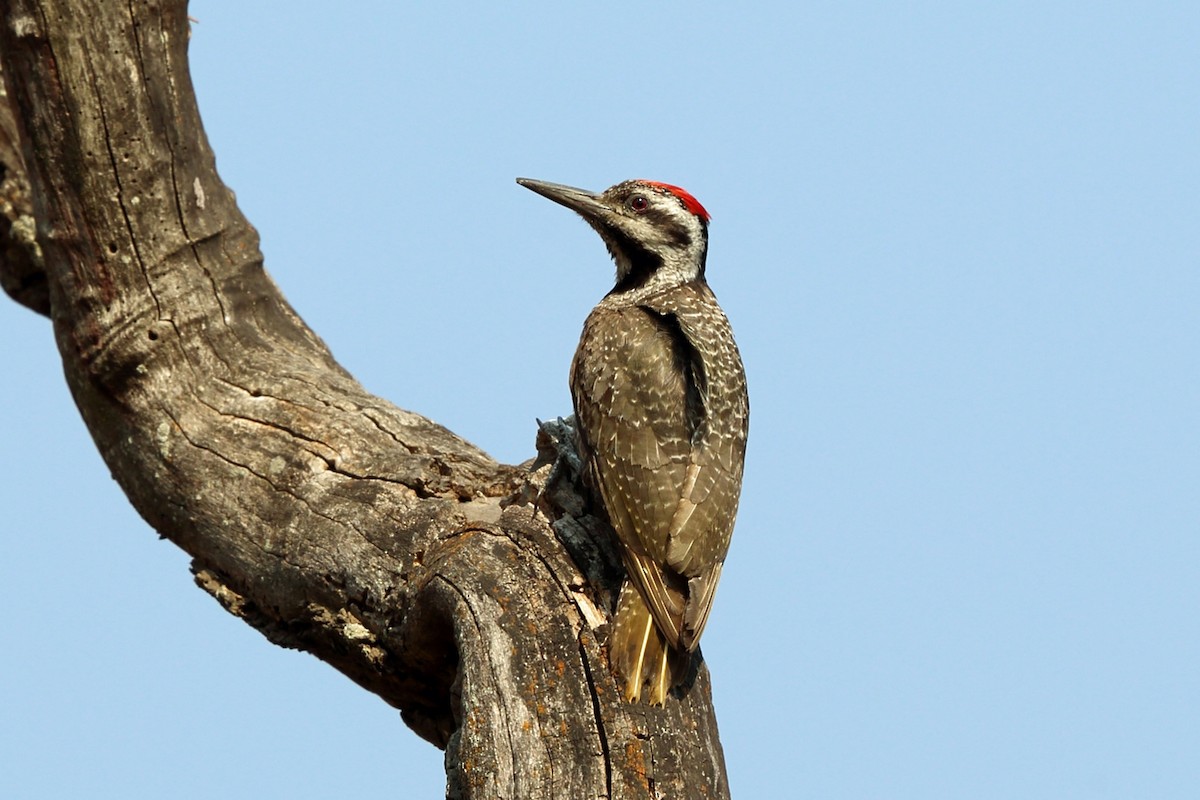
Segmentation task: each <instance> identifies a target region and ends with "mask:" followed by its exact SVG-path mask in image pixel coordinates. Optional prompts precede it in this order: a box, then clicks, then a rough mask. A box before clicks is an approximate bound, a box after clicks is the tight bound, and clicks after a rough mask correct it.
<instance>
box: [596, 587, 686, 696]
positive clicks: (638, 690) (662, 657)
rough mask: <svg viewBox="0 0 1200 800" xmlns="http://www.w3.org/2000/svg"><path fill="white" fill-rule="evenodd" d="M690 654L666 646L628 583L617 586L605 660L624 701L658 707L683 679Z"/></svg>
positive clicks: (647, 612) (640, 599) (637, 595)
mask: <svg viewBox="0 0 1200 800" xmlns="http://www.w3.org/2000/svg"><path fill="white" fill-rule="evenodd" d="M691 656H692V654H691V653H689V652H686V651H678V650H675V649H673V648H671V647H668V646H667V641H666V638H665V637H664V636H663V635H662V632H661V631H659V629H658V626H657V625H655V624H654V618H653V617H652V616H651V615H650V609H649V608H648V607H647V606H646V603H645V601H644V600H642V596H641V595H640V594H638V592H637V589H635V588H634V587H633V585H632V584H630V583H629V582H626V583H625V585H624V586H622V587H621V595H620V597H619V598H618V600H617V614H616V617H615V619H614V622H613V632H612V636H610V637H609V640H608V660H609V663H610V664H611V665H612V667H613V669H615V670H616V672H617V675H618V676H619V677H620V678H621V680H622V681H623V690H624V693H625V699H626V700H628V701H629V702H631V703H636V702H638V701H639V700H641V699H643V697H644V699H645V700H646V702H648V703H650V704H651V705H655V706H661V705H663V704H664V703H665V702H666V700H667V694H668V693H669V692H670V691H671V690H672V689H673V688H675V687H676V686H678V685H679V684H680V683H681V682H683V680H684V678H686V677H687V671H688V667H689V666H690V664H691Z"/></svg>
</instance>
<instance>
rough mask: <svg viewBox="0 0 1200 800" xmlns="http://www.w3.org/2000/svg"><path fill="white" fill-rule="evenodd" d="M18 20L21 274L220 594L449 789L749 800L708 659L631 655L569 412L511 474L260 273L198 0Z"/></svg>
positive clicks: (15, 92)
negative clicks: (217, 150) (613, 643)
mask: <svg viewBox="0 0 1200 800" xmlns="http://www.w3.org/2000/svg"><path fill="white" fill-rule="evenodd" d="M0 10H2V14H3V20H2V22H3V28H2V30H0V59H2V65H3V71H4V74H5V81H6V87H7V98H6V99H7V104H6V105H7V107H6V108H5V109H4V110H3V112H2V113H0V161H2V164H3V167H4V174H3V177H2V178H0V211H2V212H3V216H4V217H5V218H6V219H7V220H8V223H7V224H6V223H5V221H4V220H0V228H2V229H3V230H0V258H2V259H3V260H2V262H0V279H2V280H0V283H2V285H3V286H4V288H5V290H6V291H7V292H8V293H9V294H10V295H11V296H12V297H13V298H14V299H16V300H17V301H18V302H21V303H23V304H25V305H27V306H29V307H30V308H33V309H34V310H36V311H39V312H41V313H44V314H48V315H49V316H50V318H51V319H52V321H53V327H54V335H55V336H56V338H57V342H58V347H59V350H60V352H61V354H62V358H63V365H64V369H65V373H66V376H67V382H68V385H69V386H70V390H71V392H72V394H73V396H74V398H75V401H76V403H77V405H78V406H79V409H80V412H81V413H82V415H83V417H84V419H85V421H86V423H87V425H88V428H89V430H90V431H91V434H92V436H93V437H94V439H95V441H96V444H97V446H98V447H99V449H100V452H101V453H102V454H103V457H104V459H105V461H106V462H107V463H108V465H109V467H110V469H111V470H112V472H113V475H114V476H115V477H116V479H117V480H118V481H119V482H120V484H121V486H122V487H123V488H124V490H125V492H126V493H127V495H128V496H129V498H130V501H131V502H132V503H133V504H134V506H135V507H136V508H137V509H138V511H139V512H140V513H141V514H142V516H143V517H144V518H145V519H146V520H147V521H148V522H149V523H150V524H151V525H152V526H153V527H154V528H155V529H156V530H157V531H159V532H160V533H161V534H162V535H163V536H165V537H167V538H169V539H170V540H171V541H173V542H175V543H176V544H178V545H179V546H180V547H182V548H183V549H184V550H186V551H187V552H188V553H189V554H190V555H191V557H192V559H193V572H194V574H195V576H196V581H197V583H198V584H199V585H200V586H201V587H202V588H203V589H204V590H205V591H207V592H209V593H210V594H212V595H213V596H214V597H215V598H216V599H217V600H219V601H220V602H221V604H222V605H223V606H224V607H225V608H226V609H227V610H228V611H229V612H230V613H233V614H235V615H237V616H238V617H240V618H242V619H243V620H245V621H246V622H247V623H249V624H251V625H253V626H254V627H255V628H256V629H258V630H259V631H261V632H262V633H263V634H264V635H265V636H266V637H267V638H268V639H270V640H271V641H272V642H275V643H276V644H280V645H283V646H286V647H294V648H299V649H302V650H306V651H308V652H310V653H313V654H314V655H316V656H317V657H319V658H321V659H323V660H325V661H327V662H328V663H329V664H331V665H333V666H334V667H336V668H337V669H339V670H341V671H342V672H343V673H344V674H346V675H347V676H348V677H350V678H351V679H353V680H354V681H356V682H357V683H358V684H359V685H361V686H362V687H363V688H365V689H367V690H368V691H371V692H374V693H375V694H377V695H379V696H380V697H381V698H382V699H383V700H384V701H386V702H388V703H390V704H391V705H393V706H395V707H396V708H398V709H400V711H401V714H402V715H403V718H404V720H405V721H406V722H407V723H408V724H409V725H410V726H411V727H412V728H413V730H415V731H416V732H417V733H418V734H420V735H421V736H423V737H425V738H426V739H428V740H430V741H432V742H434V743H436V744H438V745H439V746H441V747H444V748H446V749H447V759H446V763H447V781H448V783H447V786H448V789H447V791H448V795H449V796H451V797H455V798H500V797H504V798H601V797H611V798H635V797H636V798H644V797H667V798H674V797H689V798H690V797H698V798H700V797H714V798H720V797H727V796H728V786H727V783H726V780H725V775H724V763H723V759H722V754H721V746H720V742H719V740H718V737H717V729H716V722H715V717H714V715H713V709H712V703H711V696H710V693H709V684H708V674H707V671H706V670H705V669H704V668H703V667H701V668H700V671H699V673H698V674H697V676H696V678H695V681H694V683H693V685H692V686H691V687H690V688H689V690H688V691H687V692H686V694H685V695H684V696H683V697H682V698H673V699H671V700H670V701H669V702H668V704H667V706H666V708H664V709H655V708H650V707H647V706H631V705H627V704H625V703H623V702H622V701H621V699H620V692H619V691H618V690H617V687H616V685H615V682H614V680H613V678H612V677H611V675H610V673H609V672H608V668H607V663H606V660H605V657H604V654H603V650H602V643H603V641H604V636H605V634H606V624H607V620H608V613H609V608H610V603H611V593H612V591H613V589H614V587H615V581H616V580H617V578H618V571H617V569H616V568H615V567H614V562H613V560H612V558H611V553H609V552H608V551H607V547H606V545H605V543H604V538H603V537H604V528H603V525H602V523H600V522H599V521H597V520H596V519H595V518H593V517H591V516H589V515H588V514H587V513H586V508H585V507H584V505H583V501H582V500H581V498H580V495H579V492H578V488H577V483H576V479H575V474H574V473H573V472H572V470H571V469H570V468H569V466H568V463H569V458H568V459H566V460H564V459H563V458H561V457H560V456H561V455H566V456H569V455H570V452H569V451H570V448H569V446H567V447H560V445H559V444H556V439H562V438H563V437H564V436H567V434H566V433H564V430H565V429H564V428H563V426H562V425H559V424H554V425H549V426H546V427H545V428H544V430H543V432H542V434H541V437H540V440H539V441H540V443H541V447H540V449H541V450H542V451H543V456H544V458H543V462H545V463H543V464H541V465H538V466H537V467H536V468H535V466H534V465H532V464H529V465H523V466H521V467H511V466H505V465H502V464H498V463H496V462H495V461H494V460H493V459H491V458H490V457H489V456H488V455H487V454H485V453H483V452H482V451H480V450H479V449H478V448H476V447H474V446H473V445H471V444H470V443H468V442H466V441H464V440H462V439H461V438H459V437H457V436H455V435H454V434H453V433H451V432H450V431H448V430H446V429H445V428H443V427H441V426H439V425H437V424H436V423H433V422H431V421H429V420H427V419H425V418H423V417H421V416H418V415H416V414H413V413H410V412H407V411H404V410H402V409H400V408H397V407H395V406H393V405H391V404H390V403H388V402H387V401H385V400H382V399H380V398H378V397H374V396H372V395H370V394H369V393H367V392H366V391H365V390H364V389H363V388H362V386H360V385H359V384H358V383H357V382H356V381H355V380H354V378H353V377H351V376H350V375H349V374H347V373H346V371H345V370H343V369H342V368H341V367H340V366H339V365H338V364H337V363H336V362H335V361H334V359H333V357H332V356H331V355H330V353H329V351H328V349H327V348H326V347H325V345H324V344H323V343H322V342H321V340H320V339H319V338H318V337H317V336H316V334H314V333H313V332H312V331H310V330H309V329H308V328H307V327H306V326H305V324H304V323H303V321H302V320H301V319H300V318H299V317H298V316H297V314H296V313H295V312H294V311H293V310H292V308H291V307H290V306H289V305H288V303H287V302H286V300H284V298H283V296H282V295H281V294H280V292H279V290H278V288H277V287H276V286H275V284H274V283H273V282H272V281H271V279H270V277H268V275H267V273H266V272H265V271H264V270H263V263H262V255H261V253H260V251H259V246H258V235H257V233H256V231H255V230H254V228H253V227H251V225H250V224H249V222H248V221H247V220H246V219H245V218H244V217H243V216H242V214H241V212H240V211H239V210H238V208H237V205H236V203H235V201H234V198H233V195H232V193H231V192H230V191H229V190H228V189H227V188H226V187H225V186H224V185H223V184H222V183H221V181H220V179H219V177H218V176H217V173H216V169H215V164H214V159H213V154H212V151H211V150H210V149H209V145H208V142H207V139H206V138H205V135H204V131H203V128H202V126H201V123H200V116H199V112H198V110H197V107H196V101H195V96H194V93H193V91H192V86H191V80H190V77H189V74H188V65H187V42H188V21H187V10H186V4H185V3H184V2H178V1H177V0H172V1H170V2H161V3H113V2H103V1H102V0H47V1H46V2H33V1H32V0H11V1H5V2H0ZM26 170H27V172H26ZM34 220H36V239H35V237H34V236H33V235H32V232H33V230H34V225H33V221H34ZM402 266H403V265H401V267H402ZM341 268H345V265H341ZM402 302H403V301H402V299H401V300H400V304H401V310H402ZM397 324H398V325H399V326H402V325H403V317H402V314H401V315H400V319H399V322H398V323H397ZM412 346H417V345H412ZM418 377H419V376H418ZM567 438H568V439H569V436H568V437H567ZM560 450H565V451H566V452H565V454H564V453H560ZM555 461H557V463H558V466H557V468H555V467H553V466H552V465H551V463H549V462H555ZM552 471H554V473H555V478H554V481H553V483H554V485H553V486H552V487H551V491H549V492H543V491H542V490H543V488H544V484H545V482H546V480H547V477H548V475H549V474H550V473H551V472H552ZM130 668H131V669H135V668H136V666H135V665H131V667H130ZM396 785H397V793H398V794H400V795H403V794H404V790H403V778H402V776H397V780H396Z"/></svg>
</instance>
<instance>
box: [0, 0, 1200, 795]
mask: <svg viewBox="0 0 1200 800" xmlns="http://www.w3.org/2000/svg"><path fill="white" fill-rule="evenodd" d="M408 5H415V4H392V3H379V2H374V3H360V4H355V7H354V10H353V13H345V12H341V13H339V12H338V11H330V8H329V6H328V4H324V3H322V4H318V3H313V2H297V3H289V4H286V5H284V4H280V3H257V4H231V3H216V2H196V3H194V4H193V5H192V8H191V13H192V15H193V16H195V17H197V18H199V20H200V23H199V24H198V25H197V26H195V29H194V33H193V38H192V44H191V51H192V65H193V66H192V68H193V78H194V81H195V84H196V89H197V92H198V95H199V98H200V105H201V111H202V113H203V116H204V120H205V124H206V128H207V130H208V133H209V137H210V139H211V141H212V144H213V147H214V149H215V150H216V152H217V163H218V168H219V169H220V172H221V175H222V177H223V178H224V180H225V181H226V182H227V183H228V184H229V185H230V186H231V187H232V188H233V189H234V190H235V191H236V192H237V194H238V199H239V201H240V203H241V205H242V208H243V210H244V211H245V212H246V213H247V214H248V215H249V217H250V219H251V221H252V222H253V223H254V224H255V225H256V226H257V227H258V229H259V231H260V232H261V234H262V238H263V249H264V252H265V255H266V263H267V268H268V270H269V271H270V273H271V274H272V276H273V277H274V279H275V280H276V281H277V282H278V283H279V285H280V286H281V287H282V289H283V290H284V292H285V293H286V294H287V296H288V298H289V299H290V300H291V301H292V303H293V304H294V305H295V306H296V307H297V309H298V310H299V311H300V313H301V314H302V315H303V316H304V317H305V319H306V320H307V321H308V322H309V324H310V325H312V327H313V328H314V329H315V330H316V331H317V332H318V333H319V334H320V335H321V336H322V337H323V338H324V339H325V340H326V342H327V343H329V345H330V346H331V347H332V349H333V351H334V353H335V354H336V355H337V356H338V357H339V358H340V360H341V361H342V363H343V364H344V365H345V366H346V367H347V368H348V369H350V370H351V371H352V372H353V373H354V374H355V375H356V376H357V377H358V378H359V379H360V380H361V381H362V382H363V383H364V384H365V385H366V386H367V387H368V388H370V389H371V390H372V391H374V392H376V393H378V394H380V395H382V396H384V397H386V398H388V399H389V400H392V401H393V402H395V403H397V404H399V405H401V406H403V407H405V408H409V409H412V410H414V411H418V412H421V413H423V414H426V415H427V416H430V417H432V418H434V419H436V420H438V421H439V422H442V423H444V424H446V425H447V426H449V427H450V428H452V429H453V430H455V431H457V432H458V433H460V434H462V435H463V436H465V437H467V438H468V439H470V440H472V441H474V442H475V443H477V444H479V445H480V446H482V447H484V448H485V449H486V450H488V451H489V452H491V453H492V454H493V455H494V456H496V457H497V458H499V459H501V460H505V461H509V462H518V461H521V460H524V459H525V458H528V457H529V456H531V455H532V454H533V438H534V418H535V417H541V418H546V417H551V416H554V415H556V414H565V413H567V412H568V411H569V408H570V401H569V396H568V393H567V388H566V371H567V365H568V363H569V360H570V357H571V353H572V351H573V349H574V346H575V342H576V340H577V337H578V332H579V327H580V325H581V323H582V321H583V318H584V316H585V315H586V313H587V311H588V310H589V309H590V308H591V306H592V305H593V304H594V303H595V302H596V301H597V300H598V299H599V298H600V297H601V296H602V295H603V293H604V292H605V291H607V289H608V288H609V286H610V281H611V276H612V267H611V264H610V263H609V262H608V260H607V256H606V254H605V253H604V249H603V246H602V244H601V243H600V241H599V239H597V238H596V237H595V235H594V234H593V233H592V232H591V231H590V230H589V229H588V228H587V227H586V225H584V224H583V223H582V222H581V221H579V220H578V219H576V218H573V216H572V215H571V214H570V213H569V212H567V211H566V210H565V209H562V208H559V207H557V206H554V205H553V204H551V203H549V202H548V201H546V200H544V199H542V198H538V197H536V196H535V195H533V194H532V193H530V192H527V191H525V190H523V189H521V188H520V187H518V186H517V185H516V184H515V183H513V178H514V177H517V176H527V177H534V178H541V179H546V180H551V181H556V182H563V183H570V184H574V185H578V186H584V187H588V188H594V189H602V188H604V187H606V186H608V185H610V184H612V183H616V182H617V181H619V180H622V179H625V178H630V177H647V178H653V179H659V180H666V181H670V182H672V183H677V184H680V185H682V186H685V187H687V188H688V189H689V190H691V191H692V192H693V193H694V194H695V195H696V196H697V197H698V198H699V199H700V200H701V202H703V203H704V204H705V206H706V207H707V208H708V210H709V211H710V212H712V215H713V224H712V229H711V241H712V244H711V250H710V256H709V277H710V281H711V283H712V285H713V287H714V289H715V291H716V292H717V294H718V296H719V297H720V299H721V301H722V304H723V305H724V307H725V309H726V311H727V312H728V314H729V316H730V318H731V319H732V321H733V323H734V327H735V330H736V332H737V335H738V341H739V344H740V346H741V349H742V352H743V356H744V359H745V362H746V368H747V373H748V377H749V381H750V389H751V407H752V422H751V442H750V450H749V454H748V468H747V474H746V483H745V491H744V495H743V501H742V512H741V516H740V518H739V524H738V527H737V531H736V533H735V537H734V542H733V547H732V551H731V554H730V559H729V561H728V563H727V566H726V569H725V573H724V577H723V580H722V585H721V590H720V592H719V593H718V596H717V602H716V606H715V610H714V612H713V617H712V619H711V621H710V624H709V628H708V631H707V632H706V634H705V640H704V652H705V656H706V658H707V660H708V664H709V667H710V669H711V670H712V673H713V682H714V687H715V688H714V692H715V696H716V703H717V710H718V715H719V721H720V726H721V732H722V739H723V741H724V745H725V751H726V759H727V763H728V767H729V776H730V781H731V785H732V788H733V791H734V794H735V796H740V797H764V796H788V795H791V796H797V797H819V798H864V797H866V798H889V799H891V798H904V799H907V798H967V797H969V798H1006V799H1007V798H1013V797H1022V798H1055V799H1056V800H1058V799H1060V798H1089V799H1090V798H1130V797H1154V798H1176V797H1178V798H1185V797H1186V798H1190V797H1194V796H1195V794H1196V792H1197V790H1198V788H1200V759H1198V758H1197V757H1196V754H1197V753H1200V721H1198V717H1197V714H1196V709H1197V708H1198V707H1200V670H1197V667H1196V665H1197V663H1200V615H1198V614H1197V609H1198V607H1200V537H1198V534H1200V500H1198V494H1197V488H1198V487H1200V377H1198V370H1197V366H1198V365H1200V322H1198V321H1197V318H1198V315H1197V309H1198V308H1200V147H1198V146H1197V143H1198V142H1200V55H1197V54H1198V53H1200V7H1198V6H1196V5H1195V4H1193V3H1184V2H1176V3H1166V2H1144V3H1138V4H1134V3H1115V2H1114V3H1087V4H1085V3H1068V2H1049V3H1046V2H1042V3H1032V2H1029V3H1023V2H1013V3H996V4H967V3H948V2H941V3H935V2H918V3H908V4H899V3H863V2H842V3H766V4H761V5H759V6H753V7H743V8H742V9H740V10H736V9H735V6H734V5H732V4H728V3H721V4H718V3H707V2H699V3H671V2H667V3H657V4H653V6H651V5H649V4H647V5H642V6H637V7H624V6H622V7H616V6H612V5H611V4H610V5H598V4H587V5H584V4H578V5H567V4H550V3H530V4H525V5H520V6H516V7H514V6H513V5H512V4H507V5H495V4H492V5H483V4H475V3H454V4H442V5H438V6H434V5H430V6H428V7H425V8H420V9H418V8H408V7H406V6H408ZM0 340H2V341H4V342H5V343H6V347H5V348H4V350H3V361H2V362H0V363H2V364H3V367H2V368H3V371H4V373H5V374H6V375H7V376H8V378H7V379H6V380H5V381H4V382H3V384H4V385H3V386H2V387H0V397H2V398H3V407H4V409H5V411H6V413H5V414H4V415H3V419H2V421H0V425H2V426H3V428H2V429H0V437H2V439H0V441H3V447H4V451H3V452H4V453H5V455H6V458H5V459H4V465H5V466H3V467H0V470H2V473H0V474H2V477H3V480H2V481H0V502H2V503H3V506H4V508H5V509H6V512H7V513H6V522H5V524H4V529H5V534H4V535H3V536H0V592H2V595H0V597H2V601H3V603H4V604H5V606H6V613H5V614H3V615H0V637H2V638H3V640H4V642H5V650H6V653H7V654H8V655H7V657H6V658H5V659H4V660H3V666H2V667H0V707H2V708H3V709H4V711H3V713H2V714H0V763H3V767H2V768H0V794H3V795H4V796H6V797H30V798H35V797H36V798H47V797H81V796H89V797H130V796H172V797H179V798H187V797H201V796H209V795H210V794H211V793H216V792H219V793H220V794H222V795H224V796H226V797H234V798H237V797H247V798H248V797H263V796H291V797H296V798H324V797H330V796H333V795H334V794H337V795H348V794H363V795H366V794H372V795H375V796H401V797H438V796H441V794H442V791H443V789H442V776H443V773H442V764H441V754H440V753H439V752H438V751H436V750H435V749H434V748H432V747H431V746H429V745H427V744H426V743H424V742H423V741H421V740H419V739H418V738H417V737H416V736H415V735H414V734H412V733H411V732H409V731H408V730H407V729H406V728H405V727H404V726H403V725H402V723H401V722H400V720H399V715H398V714H397V713H396V712H394V711H393V710H391V709H389V708H388V707H387V706H385V705H384V704H383V703H382V702H381V701H378V700H376V699H375V698H374V697H372V696H370V695H367V694H366V693H365V692H362V691H361V690H359V689H358V688H357V687H355V686H353V685H352V684H351V683H350V682H349V681H347V680H346V679H344V678H342V677H341V676H340V675H339V674H338V673H336V672H335V671H333V670H332V669H331V668H328V667H326V666H325V665H323V664H322V663H320V662H319V661H317V660H316V659H314V658H312V657H310V656H307V655H304V654H297V653H294V652H285V651H282V650H280V649H278V648H275V647H273V646H271V645H270V644H268V643H267V642H266V641H265V640H264V639H263V638H262V637H261V636H259V635H258V634H257V633H255V632H254V631H253V630H251V629H250V628H248V627H247V626H245V625H243V624H241V623H239V622H238V621H236V620H235V619H234V618H232V617H230V616H229V615H227V614H225V613H224V612H223V611H222V610H221V609H220V608H219V606H218V605H217V604H216V603H214V602H213V601H212V600H211V599H209V598H208V597H207V596H206V595H205V594H204V593H203V592H201V591H200V590H199V589H197V588H195V587H194V586H193V585H192V583H191V580H190V577H189V575H188V572H187V559H186V558H185V557H184V556H183V555H182V553H180V552H179V551H177V550H176V549H175V548H174V547H173V546H172V545H170V544H169V543H166V542H163V541H160V540H159V539H158V538H157V537H156V536H155V535H154V533H153V532H152V531H151V530H150V529H149V528H148V527H147V526H146V525H145V523H143V522H142V521H141V520H140V519H139V518H138V517H137V516H136V514H135V513H134V512H133V511H132V510H131V509H130V508H129V506H128V504H127V503H126V501H125V500H124V498H123V496H122V495H121V493H120V491H119V489H118V488H117V486H116V484H115V483H113V481H112V480H111V478H110V477H109V474H108V470H107V469H106V467H105V466H104V465H103V464H102V462H101V461H100V459H99V457H98V455H97V454H96V452H95V450H94V448H93V447H92V445H91V443H90V440H89V439H88V437H87V434H86V431H85V430H84V427H83V424H82V422H81V421H80V420H79V417H78V415H77V414H76V412H75V410H74V408H73V406H72V403H71V400H70V398H69V396H68V393H67V390H66V387H65V385H64V383H63V380H62V377H61V369H60V367H59V364H58V361H57V355H56V353H55V352H54V348H53V342H52V338H51V334H50V327H49V323H48V322H47V321H46V320H44V319H42V318H39V317H35V316H34V315H32V314H30V313H29V312H27V311H25V310H23V309H21V308H19V307H17V306H16V305H15V304H12V303H6V304H0ZM784 786H787V787H790V788H788V789H786V790H785V789H783V788H781V787H784Z"/></svg>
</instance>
